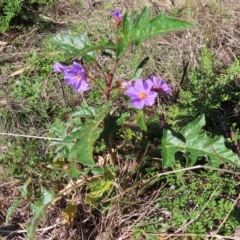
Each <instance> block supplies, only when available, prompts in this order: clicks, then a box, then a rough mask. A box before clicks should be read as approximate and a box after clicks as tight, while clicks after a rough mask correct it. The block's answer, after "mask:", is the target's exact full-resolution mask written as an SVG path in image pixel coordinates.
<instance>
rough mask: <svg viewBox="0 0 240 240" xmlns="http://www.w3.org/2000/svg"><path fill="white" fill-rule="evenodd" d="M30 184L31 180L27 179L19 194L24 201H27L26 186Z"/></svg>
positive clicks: (27, 192)
mask: <svg viewBox="0 0 240 240" xmlns="http://www.w3.org/2000/svg"><path fill="white" fill-rule="evenodd" d="M30 183H31V179H30V178H29V179H28V180H27V181H26V182H25V183H24V184H23V186H22V190H21V194H22V196H23V197H24V198H25V199H27V198H28V195H29V191H28V186H29V184H30Z"/></svg>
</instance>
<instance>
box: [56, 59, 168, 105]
mask: <svg viewBox="0 0 240 240" xmlns="http://www.w3.org/2000/svg"><path fill="white" fill-rule="evenodd" d="M53 69H54V71H55V72H60V73H64V80H65V82H66V83H67V84H68V85H70V86H71V87H72V88H73V89H74V90H75V91H76V92H85V91H87V90H89V88H90V87H89V83H88V81H87V76H86V74H85V71H84V68H83V67H82V66H81V65H80V64H78V63H77V62H73V65H72V66H64V65H62V64H61V63H59V62H57V63H55V64H54V66H53ZM121 88H123V89H125V90H126V92H125V93H126V95H127V96H129V97H130V101H131V102H130V103H131V105H132V106H133V107H135V108H140V109H142V108H143V107H144V106H145V105H146V106H152V105H153V104H154V102H155V98H156V97H157V95H158V93H166V94H169V93H171V91H172V90H171V88H170V87H169V86H168V84H167V83H166V82H165V81H163V80H162V79H161V78H158V77H151V78H149V79H147V80H145V81H143V80H142V79H141V78H139V79H137V80H136V81H129V82H126V81H125V82H122V84H121Z"/></svg>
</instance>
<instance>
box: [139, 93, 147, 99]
mask: <svg viewBox="0 0 240 240" xmlns="http://www.w3.org/2000/svg"><path fill="white" fill-rule="evenodd" d="M146 97H147V94H146V93H144V92H140V93H139V98H141V99H145V98H146Z"/></svg>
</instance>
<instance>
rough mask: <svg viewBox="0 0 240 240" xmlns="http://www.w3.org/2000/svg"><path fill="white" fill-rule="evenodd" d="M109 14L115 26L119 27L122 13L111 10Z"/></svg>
mask: <svg viewBox="0 0 240 240" xmlns="http://www.w3.org/2000/svg"><path fill="white" fill-rule="evenodd" d="M109 13H110V14H111V16H112V17H113V18H114V20H115V22H116V24H117V26H119V25H121V23H122V20H123V15H122V13H121V12H119V11H114V10H111V11H110V12H109Z"/></svg>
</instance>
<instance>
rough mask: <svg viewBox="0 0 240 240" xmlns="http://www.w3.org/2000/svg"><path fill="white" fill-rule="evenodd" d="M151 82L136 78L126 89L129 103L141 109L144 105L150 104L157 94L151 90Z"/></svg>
mask: <svg viewBox="0 0 240 240" xmlns="http://www.w3.org/2000/svg"><path fill="white" fill-rule="evenodd" d="M152 86H153V82H152V81H151V80H149V79H148V80H146V81H144V82H143V80H142V79H141V78H139V79H137V80H136V82H135V83H134V85H133V86H132V87H130V88H128V89H127V90H126V95H128V96H129V97H130V98H131V105H132V106H133V107H135V108H140V109H142V108H143V107H144V105H146V106H152V105H153V104H154V101H155V98H156V96H157V93H156V92H153V91H151V89H152Z"/></svg>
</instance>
